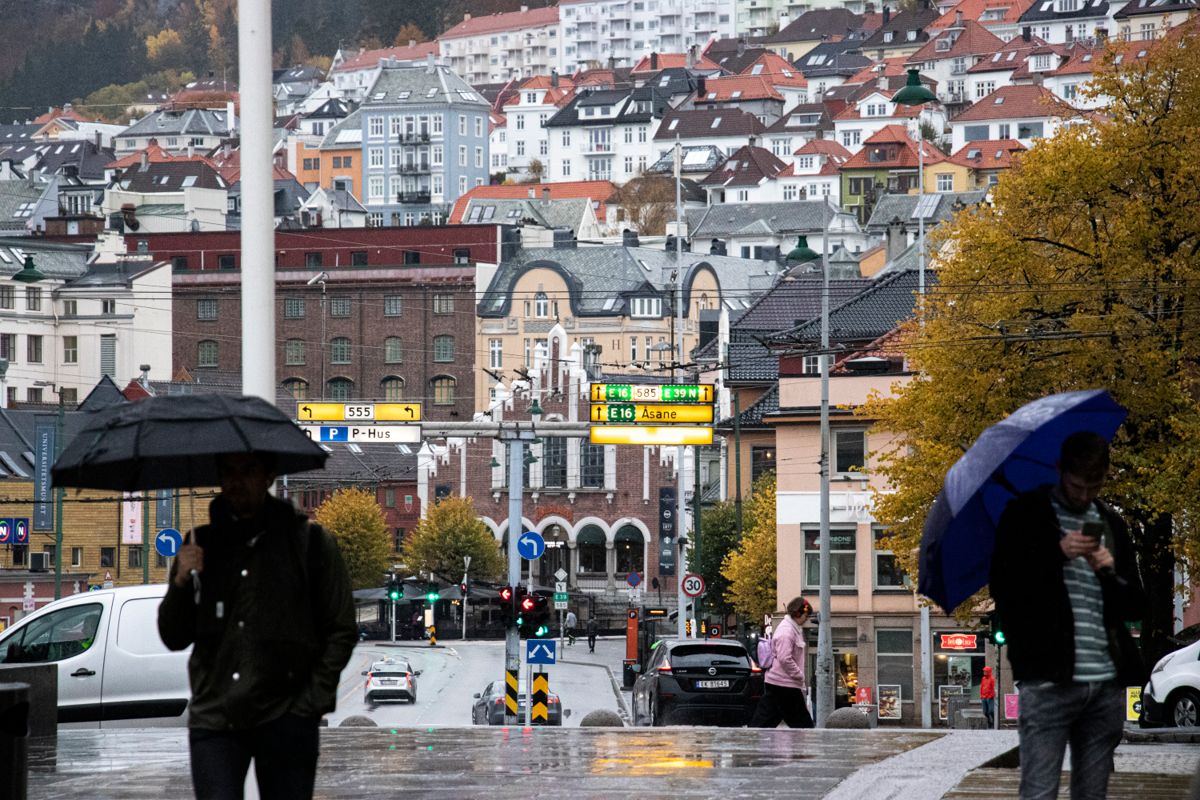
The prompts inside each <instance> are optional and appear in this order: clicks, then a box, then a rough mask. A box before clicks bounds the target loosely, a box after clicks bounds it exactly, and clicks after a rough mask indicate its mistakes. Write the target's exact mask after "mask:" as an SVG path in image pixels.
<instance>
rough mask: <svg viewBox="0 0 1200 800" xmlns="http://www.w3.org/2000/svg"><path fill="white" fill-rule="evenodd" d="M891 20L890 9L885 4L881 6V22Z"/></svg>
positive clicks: (885, 23) (884, 22)
mask: <svg viewBox="0 0 1200 800" xmlns="http://www.w3.org/2000/svg"><path fill="white" fill-rule="evenodd" d="M891 20H892V10H891V9H890V8H888V7H887V6H884V7H883V24H884V25H887V24H888V23H889V22H891Z"/></svg>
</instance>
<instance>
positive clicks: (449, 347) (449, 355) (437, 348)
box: [433, 336, 454, 364]
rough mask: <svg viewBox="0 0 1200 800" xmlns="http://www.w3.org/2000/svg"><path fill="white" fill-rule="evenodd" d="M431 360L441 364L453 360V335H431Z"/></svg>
mask: <svg viewBox="0 0 1200 800" xmlns="http://www.w3.org/2000/svg"><path fill="white" fill-rule="evenodd" d="M433 360H434V361H438V362H441V363H443V364H446V363H450V362H452V361H454V337H453V336H435V337H433Z"/></svg>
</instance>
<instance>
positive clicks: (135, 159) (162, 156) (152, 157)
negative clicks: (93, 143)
mask: <svg viewBox="0 0 1200 800" xmlns="http://www.w3.org/2000/svg"><path fill="white" fill-rule="evenodd" d="M143 154H144V155H145V156H146V161H148V162H149V163H151V164H162V163H165V162H168V161H203V160H204V157H203V156H198V155H194V156H191V157H190V158H189V157H188V156H187V155H184V154H180V155H175V154H173V153H169V152H167V151H166V150H164V149H162V148H161V147H159V145H158V141H157V140H156V139H151V140H150V144H149V145H147V146H146V147H143V148H142V149H141V150H135V151H134V152H132V153H130V154H129V155H127V156H122V157H121V158H118V159H117V160H115V161H110V162H109V163H108V165H107V166H108V168H109V169H126V168H128V167H132V166H134V165H136V164H140V163H141V162H142V155H143Z"/></svg>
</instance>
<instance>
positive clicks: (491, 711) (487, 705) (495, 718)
mask: <svg viewBox="0 0 1200 800" xmlns="http://www.w3.org/2000/svg"><path fill="white" fill-rule="evenodd" d="M527 689H528V687H527V686H526V685H525V684H524V683H522V684H520V685H519V686H518V687H517V692H518V695H517V719H518V724H521V725H524V724H525V698H526V696H527ZM546 710H547V717H546V721H545V722H534V723H533V724H535V725H562V723H563V719H564V718H565V717H569V716H571V712H570V711H566V712H564V711H563V707H562V701H561V700H559V698H558V695H556V694H554V693H553V692H551V693H550V696H549V698H548V700H547V705H546ZM471 724H472V725H503V724H504V682H503V681H492V682H491V683H489V684H488V685H487V688H486V689H484V690H483V691H482V692H477V693H476V694H475V704H474V705H472V706H471Z"/></svg>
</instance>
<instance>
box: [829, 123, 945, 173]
mask: <svg viewBox="0 0 1200 800" xmlns="http://www.w3.org/2000/svg"><path fill="white" fill-rule="evenodd" d="M922 144H923V145H924V148H925V152H924V157H925V165H926V166H929V165H931V164H937V163H940V162H942V161H945V160H946V157H945V156H944V155H942V151H940V150H938V149H937V148H936V147H934V146H933V145H932V144H930V143H929V142H925V141H923V142H922ZM888 145H899V147H898V148H896V150H895V155H894V156H893V157H891V158H888V157H887V155H886V153H887V151H889V150H891V148H889V147H888ZM919 163H920V160H919V156H918V154H917V143H916V142H914V141H913V140H912V139H910V138H909V136H908V131H907V130H905V128H904V126H903V125H884V126H883V128H881V129H880V130H878V131H876V132H875V133H873V134H871V135H870V136H868V137H867V138H866V139H865V140H864V141H863V143H862V149H861V150H859V151H858V152H857V153H855V154H854V155H853V156H851V157H850V158H849V159H847V160H846V163H844V164H842V169H843V170H847V169H898V168H901V169H902V168H909V167H911V168H913V169H916V168H917V166H918V165H919Z"/></svg>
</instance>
